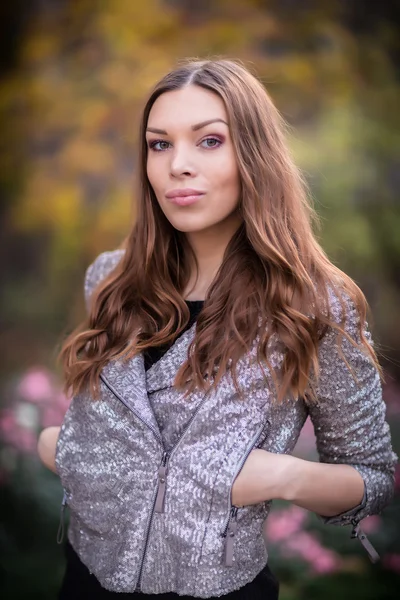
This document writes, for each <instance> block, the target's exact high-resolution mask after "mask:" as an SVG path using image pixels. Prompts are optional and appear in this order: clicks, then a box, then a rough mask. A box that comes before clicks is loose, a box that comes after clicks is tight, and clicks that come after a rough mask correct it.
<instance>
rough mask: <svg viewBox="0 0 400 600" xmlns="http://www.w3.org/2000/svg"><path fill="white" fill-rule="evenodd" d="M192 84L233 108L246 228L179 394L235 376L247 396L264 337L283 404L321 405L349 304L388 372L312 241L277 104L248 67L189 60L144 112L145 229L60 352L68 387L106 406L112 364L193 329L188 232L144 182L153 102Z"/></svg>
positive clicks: (138, 228) (230, 253)
mask: <svg viewBox="0 0 400 600" xmlns="http://www.w3.org/2000/svg"><path fill="white" fill-rule="evenodd" d="M187 85H197V86H200V87H202V88H205V89H207V90H211V91H212V92H214V93H216V94H218V95H219V96H220V97H221V98H222V100H223V101H224V103H225V107H226V111H227V114H228V120H229V126H230V131H231V136H232V140H233V145H234V148H235V152H236V158H237V164H238V168H239V173H240V179H241V198H240V205H239V211H240V214H241V215H242V218H243V222H242V224H241V226H240V227H239V229H238V230H237V232H236V233H235V234H234V236H233V237H232V239H231V241H230V243H229V244H228V246H227V248H226V251H225V254H224V257H223V261H222V264H221V266H220V268H219V271H218V273H217V275H216V277H215V278H214V280H213V282H212V284H211V286H210V287H209V289H208V292H207V296H206V298H205V302H204V307H203V309H202V311H201V313H200V315H199V317H198V321H197V326H196V334H195V337H194V339H193V342H192V344H191V346H190V347H189V352H188V359H187V361H186V362H185V363H184V364H183V365H182V366H181V368H180V369H179V371H178V373H177V375H176V378H175V386H176V387H177V388H178V389H182V390H183V389H185V390H186V393H187V394H189V393H190V392H192V391H193V390H194V389H195V388H196V387H198V388H200V389H204V390H206V389H209V388H210V387H214V386H216V385H218V383H219V381H220V380H221V377H222V376H223V375H224V374H225V373H226V372H227V371H228V370H230V371H231V373H232V376H233V380H234V383H235V386H236V389H237V390H238V392H239V393H240V388H239V387H238V383H237V378H236V366H237V363H238V360H239V359H240V358H241V357H242V356H243V355H244V354H245V353H247V352H248V351H249V350H250V348H251V346H252V344H253V342H254V340H255V339H256V338H258V345H257V361H258V362H259V364H260V366H262V365H263V364H264V365H267V366H268V367H269V371H270V373H272V376H273V379H274V381H275V384H276V385H277V389H278V398H279V399H283V398H284V397H286V396H288V395H290V396H291V397H294V398H299V397H308V398H313V392H312V387H311V386H310V381H311V379H312V377H311V375H312V374H313V377H314V378H315V377H317V376H318V356H317V353H318V344H319V342H320V340H321V337H322V336H323V335H324V333H325V332H326V331H327V329H328V328H329V327H333V328H335V329H336V330H337V331H338V334H339V336H338V343H339V338H341V337H343V335H345V336H346V337H348V338H349V336H348V334H347V333H346V331H345V320H346V315H348V307H349V302H347V300H349V301H350V305H351V303H353V306H354V307H355V309H356V310H357V313H358V317H359V318H358V329H359V332H358V333H359V344H360V347H363V348H364V350H366V351H367V353H369V355H370V357H371V359H372V361H373V362H374V363H375V364H376V366H377V368H378V369H379V364H378V362H377V359H376V355H375V353H374V350H373V348H372V347H371V345H370V344H369V343H368V341H367V340H366V338H365V336H364V334H363V329H364V325H365V319H366V310H367V303H366V300H365V297H364V295H363V293H362V292H361V290H360V289H359V288H358V287H357V285H356V284H355V283H354V282H353V281H352V280H351V279H350V278H349V277H348V276H346V275H345V274H344V273H343V272H342V271H340V270H339V269H338V268H337V267H335V266H334V265H333V264H332V263H331V262H330V261H329V259H328V258H327V257H326V255H325V254H324V252H323V250H322V248H321V247H320V245H319V244H318V242H317V241H316V239H315V237H314V234H313V225H315V223H316V214H315V212H314V210H313V208H312V206H311V203H310V201H309V194H308V192H307V186H306V183H305V181H304V180H303V178H302V176H301V174H300V172H299V170H298V168H297V167H296V166H295V165H294V163H293V161H292V158H291V156H290V153H289V150H288V147H287V143H286V141H285V136H284V134H285V122H284V121H283V119H282V117H281V115H280V114H279V112H278V110H277V109H276V107H275V106H274V104H273V102H272V100H271V98H270V97H269V95H268V94H267V92H266V90H265V89H264V87H263V85H262V84H261V83H260V81H259V80H258V79H257V78H256V77H255V76H253V75H252V74H251V73H250V72H249V71H248V70H247V69H246V68H245V67H244V66H243V65H242V64H241V63H239V62H236V61H231V60H204V61H198V60H189V61H185V62H184V63H181V64H180V65H179V66H178V68H176V69H175V70H173V71H171V72H170V73H168V74H167V75H166V76H165V77H163V79H161V81H160V82H159V83H158V84H157V85H156V86H155V88H154V90H153V91H152V93H151V95H150V97H149V99H148V101H147V103H146V105H145V107H144V111H143V118H142V122H141V127H140V149H139V158H140V160H139V169H140V172H139V175H138V184H139V189H138V206H137V217H136V221H135V223H134V226H133V228H132V230H131V233H130V234H129V236H128V237H127V239H126V240H125V241H124V243H123V247H124V249H125V252H124V255H123V257H122V259H121V261H120V262H119V264H118V266H117V267H116V268H115V269H114V270H113V272H112V273H110V274H109V276H108V277H106V278H105V280H104V281H103V282H102V283H101V284H100V286H98V288H97V289H96V291H95V293H94V294H93V298H92V301H91V307H90V314H89V315H88V317H87V319H86V320H85V321H84V323H82V324H81V325H80V326H79V327H78V328H77V329H76V330H75V331H73V332H72V334H70V335H69V337H68V338H67V339H66V340H65V342H64V344H63V347H62V349H61V352H60V359H61V361H62V364H63V368H64V372H65V389H66V390H68V392H69V393H72V394H76V393H78V392H80V391H82V390H83V389H84V388H85V387H86V386H87V385H89V386H90V389H91V392H92V395H93V398H97V397H98V381H99V374H100V372H101V370H102V369H103V367H104V366H105V365H106V363H107V362H108V361H109V360H110V359H112V358H116V357H118V358H122V357H124V358H126V359H128V358H130V357H132V356H133V355H135V354H137V353H139V352H142V351H143V350H145V349H146V348H148V347H150V346H159V345H162V344H164V343H167V342H169V341H172V340H173V339H174V338H175V336H176V335H178V334H179V333H180V332H181V331H182V330H183V329H184V327H185V325H186V324H187V323H188V320H189V316H190V315H189V310H188V307H187V305H186V303H185V301H184V298H183V297H182V292H183V290H184V289H185V286H186V284H187V283H188V281H189V277H190V266H189V265H190V264H195V265H197V262H196V257H195V255H194V253H193V252H192V250H191V248H190V246H189V244H188V242H187V240H186V237H185V235H184V234H182V233H181V232H179V231H177V230H176V229H174V227H173V226H172V225H171V224H170V223H169V221H168V220H167V219H166V217H165V215H164V214H163V212H162V211H161V209H160V207H159V204H158V202H157V199H156V197H155V194H154V191H153V189H152V187H151V186H150V183H149V180H148V178H147V169H146V163H147V144H146V140H145V131H146V126H147V121H148V117H149V113H150V110H151V108H152V106H153V104H154V102H155V100H156V99H157V98H158V97H159V96H160V95H161V94H163V93H165V92H168V91H172V90H178V89H181V88H183V87H185V86H187ZM330 288H331V289H333V290H337V291H339V298H340V302H341V305H342V309H343V310H342V317H343V318H342V319H341V322H340V323H338V322H337V319H334V317H333V316H332V314H331V310H330V303H329V289H330ZM243 290H246V292H245V293H243ZM345 298H346V299H347V300H346V301H345ZM273 334H276V336H277V337H278V339H279V340H280V344H281V346H282V348H283V351H284V361H283V365H282V366H281V368H280V370H279V376H278V373H275V372H274V370H273V369H272V366H271V364H270V361H269V358H270V357H269V352H268V346H269V342H270V340H271V336H272V335H273ZM349 339H350V341H352V340H351V338H349ZM353 343H356V342H354V341H353Z"/></svg>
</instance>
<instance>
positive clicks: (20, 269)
mask: <svg viewBox="0 0 400 600" xmlns="http://www.w3.org/2000/svg"><path fill="white" fill-rule="evenodd" d="M399 23H400V5H399V2H398V1H397V0H385V1H383V2H375V1H373V0H371V1H368V0H319V1H317V0H315V1H314V0H214V1H211V0H210V1H207V0H146V1H145V2H140V1H135V0H114V1H112V0H108V1H107V0H102V1H96V0H69V1H68V0H29V1H26V0H13V1H12V2H7V3H1V6H0V51H1V64H0V77H1V79H0V131H1V135H0V194H1V204H0V206H1V223H0V239H1V245H0V264H1V291H2V293H1V299H0V302H1V316H0V321H1V332H0V335H1V342H0V343H1V348H2V350H3V352H2V356H3V358H2V360H1V363H0V389H1V400H0V435H1V450H0V452H1V454H0V458H1V463H0V484H1V504H2V506H1V512H0V514H1V524H0V544H1V583H0V586H1V589H0V591H1V593H2V598H5V599H7V600H8V599H13V600H14V599H15V600H19V599H26V598H34V599H36V598H37V599H40V600H47V599H48V600H53V599H55V598H56V594H57V590H58V587H59V585H60V581H61V578H62V575H63V571H64V566H65V563H64V557H63V548H62V546H59V545H57V543H56V535H57V527H58V516H59V510H60V502H61V496H62V492H61V486H60V483H59V481H58V478H57V477H56V476H55V475H54V474H52V473H50V472H48V471H46V470H45V469H44V467H42V466H41V464H40V463H39V459H38V457H37V455H36V441H37V437H38V434H39V432H40V431H41V429H43V428H44V427H46V426H49V425H59V424H61V421H62V418H63V415H64V413H65V411H66V409H67V406H68V400H67V399H66V398H65V397H64V395H63V394H62V392H61V378H60V373H59V371H58V368H57V366H56V361H55V357H56V354H57V350H58V348H59V345H60V340H61V339H62V338H63V336H64V335H65V334H66V332H67V331H69V330H71V329H72V327H74V326H75V325H76V324H77V323H78V322H79V321H80V319H81V318H82V317H83V314H84V303H83V289H82V287H83V275H84V271H85V269H86V267H87V266H88V265H89V263H90V262H91V261H92V260H93V259H94V258H95V256H96V255H97V254H98V253H100V252H102V251H104V250H111V249H113V248H115V247H116V246H117V245H119V244H120V242H121V240H122V239H123V237H124V236H125V235H126V234H127V232H128V230H129V229H130V227H131V222H132V218H133V215H134V208H132V207H134V197H133V189H134V188H133V182H134V177H135V168H136V167H135V160H136V142H137V124H138V116H139V113H140V109H141V106H142V104H143V101H144V98H145V96H146V94H147V93H148V91H149V89H150V88H151V86H152V85H153V84H154V83H155V81H156V80H157V79H158V78H159V77H161V76H162V75H163V74H164V73H165V72H166V71H168V70H169V69H170V68H172V67H173V66H174V64H175V61H176V60H177V59H178V58H181V57H187V56H191V57H194V56H196V57H207V56H215V55H219V56H224V57H230V58H239V59H242V60H244V61H246V63H247V64H248V65H249V66H250V67H251V68H252V69H254V70H255V71H256V72H257V73H258V74H259V76H260V77H261V79H262V81H263V83H264V84H265V86H266V87H267V89H268V91H269V93H270V94H271V95H272V97H273V98H274V100H275V102H276V104H277V106H278V108H279V109H280V111H281V112H282V113H283V115H284V117H285V118H286V120H287V121H288V122H289V124H290V125H291V128H290V132H289V142H290V145H291V147H292V149H293V153H294V155H295V158H296V160H297V162H298V164H299V165H300V166H301V167H302V169H303V170H304V172H305V175H306V177H307V179H308V181H309V182H310V185H311V189H312V192H313V197H314V200H315V205H316V208H317V210H318V212H319V214H320V215H321V218H322V229H321V232H320V233H319V234H318V235H319V238H320V241H321V243H322V245H323V247H324V248H325V250H326V251H327V253H328V254H329V256H330V258H331V259H332V260H333V262H334V263H335V264H337V265H338V266H340V267H341V268H342V269H343V270H345V271H346V272H347V273H348V274H349V275H350V276H352V277H353V278H354V279H355V280H356V282H357V283H358V284H359V286H360V287H361V288H362V290H363V291H364V293H365V294H366V296H367V299H368V301H369V303H370V305H371V308H372V315H373V318H372V319H371V328H372V331H373V335H374V339H375V342H376V346H377V348H378V350H379V353H380V358H381V362H382V364H383V366H384V369H385V373H386V383H385V385H384V397H385V400H386V402H387V413H388V420H389V422H390V425H391V429H392V435H393V442H394V448H395V451H396V452H397V453H400V317H399V308H400V211H399V192H400V169H399V163H400V143H399V142H400V139H399V138H400V129H399V120H400V110H399V109H400V87H399V77H400V70H399V67H400V41H399ZM296 452H297V453H298V455H299V456H303V457H306V458H313V457H315V445H314V437H313V430H312V425H310V424H309V423H307V424H306V427H305V429H304V431H303V433H302V436H301V438H300V441H299V444H298V446H297V449H296ZM399 517H400V471H399V470H397V475H396V496H395V500H394V502H393V503H392V504H391V506H390V507H388V508H387V509H386V510H385V511H384V513H383V514H382V515H379V516H373V517H370V518H368V519H367V520H366V521H365V522H364V528H365V530H366V532H368V535H369V536H370V538H371V540H372V542H373V543H374V544H375V546H376V548H377V549H378V551H379V553H380V554H381V557H382V560H381V561H380V563H379V564H377V565H374V566H373V565H371V564H370V562H369V560H368V558H367V555H366V554H365V552H364V551H363V549H362V547H361V545H360V544H359V543H358V542H357V541H354V540H350V531H349V529H348V528H340V527H333V526H330V527H328V526H324V525H322V524H321V522H320V520H319V519H318V518H317V517H316V516H314V515H311V514H310V513H308V512H306V511H303V510H301V509H298V508H296V507H291V506H289V505H284V504H282V505H280V504H278V506H276V507H275V510H274V512H273V513H272V515H271V517H270V518H269V519H268V524H267V527H266V538H267V543H268V547H269V550H270V553H271V564H272V568H273V570H274V572H275V573H276V574H277V576H278V577H279V579H280V581H281V598H282V600H295V599H296V600H313V599H319V598H322V597H323V598H325V599H326V600H330V599H332V600H333V599H337V598H338V597H340V598H341V599H342V600H347V599H350V598H351V599H352V600H358V599H361V598H362V599H363V600H378V599H379V600H389V599H390V600H391V599H394V598H398V589H399V583H400V577H399V575H400V518H399Z"/></svg>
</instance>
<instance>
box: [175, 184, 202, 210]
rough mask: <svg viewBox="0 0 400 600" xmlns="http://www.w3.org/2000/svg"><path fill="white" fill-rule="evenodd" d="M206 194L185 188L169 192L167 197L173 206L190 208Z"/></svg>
mask: <svg viewBox="0 0 400 600" xmlns="http://www.w3.org/2000/svg"><path fill="white" fill-rule="evenodd" d="M204 194H205V192H201V191H200V190H193V189H191V188H183V189H177V190H171V191H170V192H167V193H166V194H165V196H166V197H167V198H168V200H169V201H170V202H172V203H173V204H178V206H188V205H189V204H194V202H197V201H198V200H199V199H200V198H201V197H202V196H204Z"/></svg>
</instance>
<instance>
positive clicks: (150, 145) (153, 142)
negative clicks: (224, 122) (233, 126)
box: [147, 134, 225, 152]
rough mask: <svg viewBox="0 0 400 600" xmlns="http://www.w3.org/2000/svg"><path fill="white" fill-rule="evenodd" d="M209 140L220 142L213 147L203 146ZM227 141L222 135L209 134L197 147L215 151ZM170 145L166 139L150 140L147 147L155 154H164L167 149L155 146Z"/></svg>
mask: <svg viewBox="0 0 400 600" xmlns="http://www.w3.org/2000/svg"><path fill="white" fill-rule="evenodd" d="M208 140H212V141H215V142H218V143H217V144H215V145H213V146H202V145H203V144H204V142H207V141H208ZM224 141H225V137H224V136H222V135H217V134H209V135H207V136H206V137H205V138H203V139H202V140H201V141H200V142H199V143H198V144H197V146H202V147H203V148H205V149H208V150H214V149H216V148H219V147H220V146H221V145H222V144H223V143H224ZM164 143H165V144H170V142H169V141H168V140H165V139H156V140H148V142H147V146H148V148H150V149H151V150H154V151H155V152H163V151H164V150H167V148H165V149H164V150H161V149H157V148H155V146H156V145H157V144H164Z"/></svg>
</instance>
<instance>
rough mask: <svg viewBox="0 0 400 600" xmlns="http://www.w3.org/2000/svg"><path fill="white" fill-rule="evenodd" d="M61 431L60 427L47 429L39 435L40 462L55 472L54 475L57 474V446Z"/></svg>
mask: <svg viewBox="0 0 400 600" xmlns="http://www.w3.org/2000/svg"><path fill="white" fill-rule="evenodd" d="M60 429H61V428H60V427H46V429H43V431H42V432H41V434H40V435H39V440H38V444H37V451H38V454H39V458H40V460H41V461H42V463H43V464H44V465H45V467H47V468H48V469H50V471H53V472H54V473H57V471H56V463H55V456H56V444H57V440H58V436H59V433H60Z"/></svg>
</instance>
